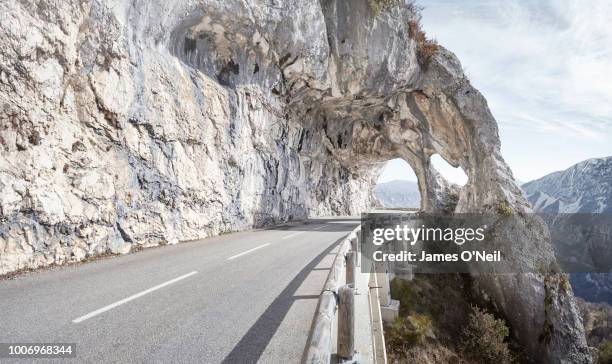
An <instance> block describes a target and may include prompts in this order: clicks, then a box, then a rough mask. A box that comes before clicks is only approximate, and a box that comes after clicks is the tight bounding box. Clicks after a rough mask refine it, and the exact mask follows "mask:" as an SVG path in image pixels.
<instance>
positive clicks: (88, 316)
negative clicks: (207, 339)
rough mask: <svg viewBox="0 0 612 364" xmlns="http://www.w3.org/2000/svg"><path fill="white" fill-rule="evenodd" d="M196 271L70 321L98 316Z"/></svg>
mask: <svg viewBox="0 0 612 364" xmlns="http://www.w3.org/2000/svg"><path fill="white" fill-rule="evenodd" d="M197 273H198V272H197V271H193V272H191V273H187V274H185V275H182V276H180V277H177V278H174V279H171V280H169V281H167V282H164V283H162V284H158V285H157V286H155V287H151V288H149V289H147V290H145V291H142V292H140V293H136V294H135V295H132V296H130V297H127V298H124V299H122V300H120V301H117V302H115V303H111V304H110V305H108V306H104V307H102V308H100V309H98V310H95V311H92V312H90V313H88V314H87V315H84V316H81V317H79V318H75V319H74V320H72V322H73V323H75V324H78V323H79V322H83V321H85V320H87V319H90V318H92V317H94V316H98V315H99V314H101V313H104V312H106V311H109V310H112V309H113V308H115V307H117V306H121V305H122V304H124V303H127V302H130V301H132V300H135V299H137V298H139V297H142V296H144V295H146V294H149V293H151V292H153V291H157V290H158V289H160V288H163V287H166V286H167V285H170V284H172V283H176V282H178V281H180V280H181V279H185V278H187V277H190V276H192V275H194V274H197Z"/></svg>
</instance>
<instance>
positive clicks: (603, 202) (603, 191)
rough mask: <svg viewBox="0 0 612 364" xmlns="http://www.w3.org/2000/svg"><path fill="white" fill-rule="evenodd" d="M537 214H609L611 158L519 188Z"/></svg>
mask: <svg viewBox="0 0 612 364" xmlns="http://www.w3.org/2000/svg"><path fill="white" fill-rule="evenodd" d="M521 187H522V189H523V190H524V191H525V194H526V195H527V199H528V200H529V202H530V203H531V205H532V206H533V209H534V210H536V211H538V212H547V213H607V214H609V213H612V157H607V158H593V159H587V160H585V161H583V162H580V163H578V164H575V165H573V166H571V167H570V168H568V169H566V170H564V171H559V172H554V173H551V174H548V175H546V176H544V177H542V178H540V179H537V180H535V181H531V182H528V183H525V184H524V185H522V186H521Z"/></svg>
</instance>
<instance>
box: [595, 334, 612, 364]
mask: <svg viewBox="0 0 612 364" xmlns="http://www.w3.org/2000/svg"><path fill="white" fill-rule="evenodd" d="M598 362H599V364H612V341H610V340H604V342H602V343H601V345H599V361H598Z"/></svg>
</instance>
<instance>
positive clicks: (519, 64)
mask: <svg viewBox="0 0 612 364" xmlns="http://www.w3.org/2000/svg"><path fill="white" fill-rule="evenodd" d="M419 3H420V4H421V5H423V6H424V7H425V10H424V12H423V26H424V29H425V30H426V32H427V33H428V35H429V36H432V37H434V38H436V39H437V40H438V41H439V42H440V44H442V45H444V46H445V47H447V48H449V49H450V50H451V51H453V52H455V53H456V54H457V55H458V57H459V59H460V60H461V62H462V64H463V66H464V68H465V69H466V73H467V74H468V76H469V77H470V79H471V81H472V83H473V84H474V85H475V87H477V88H478V89H479V90H480V91H481V92H482V93H483V94H484V95H485V97H486V98H487V100H488V102H489V106H490V107H491V110H492V112H493V114H494V116H495V117H496V119H497V120H498V122H499V124H500V133H501V137H502V147H503V151H504V155H505V157H506V158H507V160H508V161H509V163H510V165H511V167H512V168H513V169H514V170H515V172H516V173H517V175H518V176H519V177H520V178H521V179H530V178H534V177H538V176H541V175H542V174H544V173H548V172H552V170H550V169H551V168H558V166H560V165H564V166H565V167H568V166H569V165H570V164H572V163H575V162H578V161H580V160H581V159H586V158H591V157H597V156H603V155H612V140H611V139H612V19H611V18H610V14H612V1H608V0H592V1H589V2H584V1H577V0H544V1H530V0H506V1H504V0H496V1H489V0H487V1H478V0H470V1H461V2H458V1H453V0H422V1H420V2H419ZM525 135H528V137H527V138H526V137H525ZM544 139H546V141H547V142H546V143H543V142H540V143H538V142H537V141H538V140H539V141H543V140H544ZM554 139H558V140H559V142H561V140H562V141H563V143H565V145H564V147H565V148H564V149H561V150H559V148H550V145H551V144H550V141H551V140H554ZM527 140H530V141H532V142H530V143H529V144H526V141H527ZM533 141H535V142H533ZM544 145H547V146H548V147H547V148H544ZM569 149H572V150H571V152H570V151H569ZM553 150H554V153H553ZM527 155H529V156H530V157H529V158H526V156H527ZM524 161H530V163H528V164H526V163H524ZM552 166H555V167H552Z"/></svg>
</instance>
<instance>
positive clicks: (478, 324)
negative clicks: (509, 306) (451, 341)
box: [460, 306, 513, 364]
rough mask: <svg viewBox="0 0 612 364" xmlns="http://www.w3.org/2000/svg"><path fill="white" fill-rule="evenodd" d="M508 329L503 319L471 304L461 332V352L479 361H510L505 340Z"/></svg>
mask: <svg viewBox="0 0 612 364" xmlns="http://www.w3.org/2000/svg"><path fill="white" fill-rule="evenodd" d="M509 334H510V330H509V329H508V326H506V323H505V322H504V320H500V319H496V318H495V317H494V316H493V315H491V314H490V313H487V312H485V311H484V310H481V309H480V308H478V307H476V306H472V309H471V312H470V315H469V318H468V323H467V325H466V327H465V328H464V329H463V332H462V334H461V343H460V349H461V351H462V352H463V354H464V355H465V356H466V357H468V358H470V359H472V360H474V361H476V362H479V363H483V364H484V363H487V364H488V363H496V364H507V363H512V362H513V358H512V355H511V353H510V349H509V348H508V344H507V343H506V342H505V340H506V338H507V337H508V335H509Z"/></svg>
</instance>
